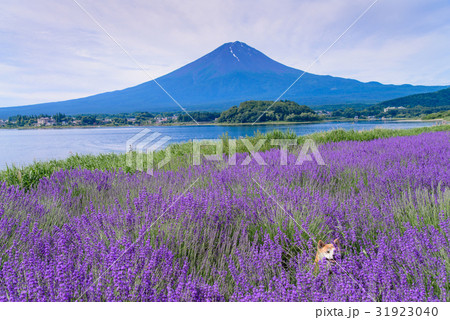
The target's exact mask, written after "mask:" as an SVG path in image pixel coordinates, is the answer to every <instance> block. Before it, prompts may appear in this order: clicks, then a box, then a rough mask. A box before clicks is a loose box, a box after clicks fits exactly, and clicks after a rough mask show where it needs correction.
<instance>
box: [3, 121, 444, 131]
mask: <svg viewBox="0 0 450 320" xmlns="http://www.w3.org/2000/svg"><path fill="white" fill-rule="evenodd" d="M369 121H370V122H380V123H386V122H438V121H442V120H440V119H431V120H422V119H410V118H406V119H402V118H399V119H395V118H394V119H385V120H380V119H375V120H374V119H358V120H354V119H333V120H331V119H330V120H322V121H303V122H289V121H276V122H258V123H255V124H253V123H215V122H199V123H198V124H195V123H193V122H181V123H167V124H152V125H145V126H139V125H126V126H110V125H100V126H42V127H26V128H24V127H15V128H8V127H0V130H1V129H3V130H52V129H55V130H60V129H96V128H118V129H119V128H149V127H197V126H215V127H236V126H280V125H305V124H318V123H329V122H354V123H357V122H369Z"/></svg>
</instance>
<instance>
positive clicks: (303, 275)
mask: <svg viewBox="0 0 450 320" xmlns="http://www.w3.org/2000/svg"><path fill="white" fill-rule="evenodd" d="M449 139H450V133H449V132H433V133H425V134H421V135H418V136H410V137H396V138H388V139H379V140H373V141H366V142H357V141H347V142H337V143H327V144H324V145H322V146H320V147H319V150H320V153H321V155H322V157H323V158H324V160H325V163H326V165H325V166H319V165H317V164H316V163H315V162H305V163H303V164H302V165H300V166H296V165H294V163H295V160H296V157H297V155H296V154H294V153H291V154H289V156H288V164H289V165H287V166H280V165H279V162H280V154H279V151H278V150H271V151H266V152H264V153H263V154H262V157H263V158H264V159H265V161H266V162H267V163H268V165H266V166H263V165H259V164H257V163H256V162H255V161H252V162H251V163H250V164H249V165H248V166H242V165H239V164H240V163H241V162H242V161H243V159H244V158H245V157H246V156H247V155H246V154H238V155H237V164H238V165H237V166H226V165H223V164H219V163H216V162H204V163H203V164H202V165H201V166H192V167H189V168H185V167H180V168H179V169H178V170H173V171H166V172H156V173H155V175H154V176H150V175H147V174H145V173H134V174H130V173H124V172H122V171H106V172H102V171H98V170H97V171H95V170H94V171H89V170H82V169H78V170H70V171H59V172H56V173H54V174H53V175H52V176H51V177H50V178H43V179H41V181H40V183H39V185H38V186H36V187H35V188H32V189H30V190H28V191H25V190H23V189H20V188H19V187H15V186H7V185H6V184H5V183H3V184H2V185H1V186H0V252H1V264H0V300H1V301H374V300H375V301H450V284H449V277H450V258H449V255H450V243H449V242H450V240H449V239H450V170H449V159H450V144H449ZM335 238H339V239H340V242H341V243H342V251H341V253H340V255H339V256H338V257H337V263H336V264H335V265H332V266H331V267H329V268H328V267H327V266H326V265H324V264H323V263H322V265H321V267H320V269H319V271H318V272H315V271H314V255H315V250H316V244H317V241H318V240H324V241H325V242H330V241H331V240H332V239H335Z"/></svg>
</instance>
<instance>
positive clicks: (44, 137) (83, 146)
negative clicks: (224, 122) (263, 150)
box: [0, 121, 433, 170]
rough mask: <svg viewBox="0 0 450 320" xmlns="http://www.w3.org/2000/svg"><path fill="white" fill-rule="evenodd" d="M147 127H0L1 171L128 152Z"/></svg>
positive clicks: (176, 132)
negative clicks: (78, 156) (129, 142)
mask: <svg viewBox="0 0 450 320" xmlns="http://www.w3.org/2000/svg"><path fill="white" fill-rule="evenodd" d="M431 125H433V123H432V122H390V121H359V122H323V123H314V124H292V125H254V126H251V125H248V126H211V125H205V126H202V125H200V126H195V125H193V126H167V127H163V126H158V127H146V128H147V129H149V130H151V131H153V132H158V133H160V134H161V136H160V137H158V138H157V139H155V141H157V140H159V139H161V137H163V136H168V137H170V138H171V140H170V141H169V142H168V143H176V142H182V141H188V140H192V139H215V138H218V137H220V136H221V135H222V134H224V133H228V135H229V136H230V137H232V138H239V137H243V136H246V135H249V136H250V135H253V134H254V133H255V132H256V131H258V130H259V131H260V132H262V133H265V132H269V131H272V130H274V129H279V130H283V131H285V130H292V131H293V132H295V133H296V134H298V135H306V134H310V133H313V132H317V131H328V130H332V129H336V128H343V129H346V130H349V129H356V130H367V129H373V128H376V127H382V128H391V129H404V128H416V127H425V126H431ZM143 129H144V127H139V128H132V127H126V128H84V129H83V128H79V129H78V128H77V129H40V130H17V129H1V130H0V170H2V169H4V168H6V166H7V165H12V164H15V165H27V164H30V163H32V162H33V161H43V160H50V159H64V158H66V157H68V156H70V155H71V154H75V153H79V154H99V153H110V152H125V151H126V149H127V140H128V139H131V138H132V137H133V136H134V135H135V134H138V133H139V132H141V131H142V130H143Z"/></svg>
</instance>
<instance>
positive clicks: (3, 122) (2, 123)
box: [0, 119, 6, 127]
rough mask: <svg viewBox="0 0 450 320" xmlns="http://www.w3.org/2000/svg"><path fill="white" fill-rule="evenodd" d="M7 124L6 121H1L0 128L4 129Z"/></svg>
mask: <svg viewBox="0 0 450 320" xmlns="http://www.w3.org/2000/svg"><path fill="white" fill-rule="evenodd" d="M5 124H6V122H5V121H3V120H2V119H0V127H3V126H4V125H5Z"/></svg>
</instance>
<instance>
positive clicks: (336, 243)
mask: <svg viewBox="0 0 450 320" xmlns="http://www.w3.org/2000/svg"><path fill="white" fill-rule="evenodd" d="M333 242H334V245H335V246H336V248H340V247H341V243H340V242H339V239H334V241H333Z"/></svg>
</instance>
